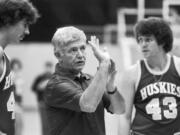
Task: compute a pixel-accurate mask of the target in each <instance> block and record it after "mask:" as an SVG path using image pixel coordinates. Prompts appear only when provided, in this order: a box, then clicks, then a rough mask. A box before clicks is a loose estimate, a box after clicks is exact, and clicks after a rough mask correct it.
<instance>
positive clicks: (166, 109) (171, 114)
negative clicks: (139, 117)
mask: <svg viewBox="0 0 180 135" xmlns="http://www.w3.org/2000/svg"><path fill="white" fill-rule="evenodd" d="M145 109H146V113H147V114H151V115H152V119H153V120H162V119H163V116H164V118H166V119H175V118H176V117H177V113H178V111H177V103H176V99H175V98H174V97H165V98H163V100H162V101H161V100H160V99H159V98H153V99H152V100H151V101H150V102H149V103H148V104H147V105H146V108H145Z"/></svg>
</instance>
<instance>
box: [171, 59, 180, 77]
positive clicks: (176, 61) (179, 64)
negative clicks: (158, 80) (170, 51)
mask: <svg viewBox="0 0 180 135" xmlns="http://www.w3.org/2000/svg"><path fill="white" fill-rule="evenodd" d="M173 58H174V64H175V67H176V70H177V72H178V73H179V75H180V57H178V56H173Z"/></svg>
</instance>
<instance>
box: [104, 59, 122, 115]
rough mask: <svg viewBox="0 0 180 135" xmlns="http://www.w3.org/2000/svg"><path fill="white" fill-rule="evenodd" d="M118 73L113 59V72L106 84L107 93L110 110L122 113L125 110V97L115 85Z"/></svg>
mask: <svg viewBox="0 0 180 135" xmlns="http://www.w3.org/2000/svg"><path fill="white" fill-rule="evenodd" d="M116 74H117V71H116V67H115V63H114V62H113V61H112V60H111V72H110V74H109V77H108V82H107V85H106V95H107V96H108V99H109V100H110V105H109V107H108V111H110V112H112V113H116V114H122V113H124V112H125V103H124V98H123V97H122V95H121V94H120V92H119V90H118V88H117V86H115V79H116V78H115V77H116Z"/></svg>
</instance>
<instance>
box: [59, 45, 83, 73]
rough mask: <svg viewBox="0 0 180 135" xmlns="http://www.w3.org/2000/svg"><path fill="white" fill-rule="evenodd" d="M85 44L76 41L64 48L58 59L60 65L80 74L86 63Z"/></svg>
mask: <svg viewBox="0 0 180 135" xmlns="http://www.w3.org/2000/svg"><path fill="white" fill-rule="evenodd" d="M85 50H86V42H85V41H76V42H73V43H70V44H69V45H68V46H66V47H64V51H63V54H62V55H61V57H60V59H61V60H62V62H61V65H62V66H63V67H64V68H66V69H70V70H72V71H75V72H80V71H81V70H82V69H83V68H84V65H85V62H86V52H85Z"/></svg>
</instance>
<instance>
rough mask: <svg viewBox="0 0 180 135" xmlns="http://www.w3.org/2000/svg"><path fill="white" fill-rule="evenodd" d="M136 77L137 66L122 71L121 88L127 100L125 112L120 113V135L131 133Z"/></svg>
mask: <svg viewBox="0 0 180 135" xmlns="http://www.w3.org/2000/svg"><path fill="white" fill-rule="evenodd" d="M135 77H137V71H136V66H134V67H132V68H130V69H128V70H126V71H125V72H123V73H122V75H121V78H120V82H119V83H120V85H119V90H120V93H121V94H122V96H123V97H124V100H125V113H124V114H122V115H120V125H119V135H129V134H130V126H131V118H132V110H133V101H134V95H135V82H136V81H135Z"/></svg>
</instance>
